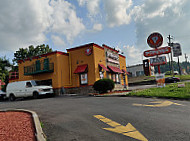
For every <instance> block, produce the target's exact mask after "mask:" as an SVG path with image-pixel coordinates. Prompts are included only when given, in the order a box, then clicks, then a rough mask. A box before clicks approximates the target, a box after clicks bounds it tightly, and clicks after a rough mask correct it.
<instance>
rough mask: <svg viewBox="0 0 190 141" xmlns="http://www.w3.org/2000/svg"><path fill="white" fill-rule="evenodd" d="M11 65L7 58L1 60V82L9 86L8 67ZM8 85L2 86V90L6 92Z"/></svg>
mask: <svg viewBox="0 0 190 141" xmlns="http://www.w3.org/2000/svg"><path fill="white" fill-rule="evenodd" d="M11 66H12V65H11V63H10V62H9V60H8V59H6V57H3V58H0V80H1V81H3V82H5V84H6V85H7V84H8V82H9V72H8V71H7V70H6V67H11ZM6 85H5V86H2V90H3V91H5V90H6Z"/></svg>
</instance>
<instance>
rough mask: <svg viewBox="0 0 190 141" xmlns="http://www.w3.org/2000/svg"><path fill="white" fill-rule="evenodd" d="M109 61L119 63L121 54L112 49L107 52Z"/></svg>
mask: <svg viewBox="0 0 190 141" xmlns="http://www.w3.org/2000/svg"><path fill="white" fill-rule="evenodd" d="M106 56H107V61H108V62H110V63H114V64H119V56H118V54H115V53H112V52H110V51H107V52H106Z"/></svg>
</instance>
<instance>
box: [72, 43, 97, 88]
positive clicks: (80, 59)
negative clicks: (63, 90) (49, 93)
mask: <svg viewBox="0 0 190 141" xmlns="http://www.w3.org/2000/svg"><path fill="white" fill-rule="evenodd" d="M88 47H89V48H93V46H88ZM88 47H82V48H78V49H75V50H70V51H68V53H69V55H70V58H71V75H72V76H71V78H72V87H79V86H80V80H79V74H74V71H75V69H76V68H77V66H80V65H84V64H88V85H93V84H94V81H95V73H94V69H95V67H94V53H92V54H91V55H89V56H88V55H86V54H85V50H86V49H87V48H88Z"/></svg>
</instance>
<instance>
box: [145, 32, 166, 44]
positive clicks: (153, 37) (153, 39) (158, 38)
mask: <svg viewBox="0 0 190 141" xmlns="http://www.w3.org/2000/svg"><path fill="white" fill-rule="evenodd" d="M147 43H148V45H149V46H150V47H151V48H157V47H160V46H161V45H162V43H163V37H162V35H161V34H160V33H158V32H154V33H152V34H150V36H149V37H148V39H147Z"/></svg>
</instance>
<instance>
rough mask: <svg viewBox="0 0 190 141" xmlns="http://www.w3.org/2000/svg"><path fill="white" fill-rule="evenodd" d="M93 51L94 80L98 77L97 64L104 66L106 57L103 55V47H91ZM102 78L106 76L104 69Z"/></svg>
mask: <svg viewBox="0 0 190 141" xmlns="http://www.w3.org/2000/svg"><path fill="white" fill-rule="evenodd" d="M93 53H94V65H95V66H94V67H95V81H97V80H99V79H100V74H99V66H98V64H103V65H104V66H105V67H106V57H105V51H104V49H103V48H100V47H96V46H94V47H93ZM104 78H107V75H106V71H105V72H104Z"/></svg>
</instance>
